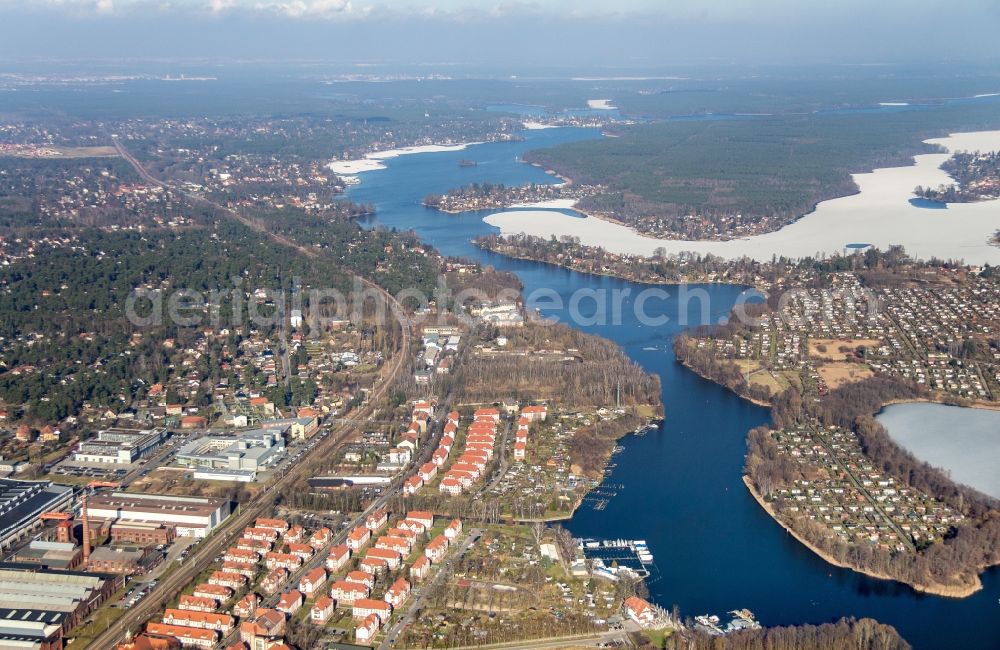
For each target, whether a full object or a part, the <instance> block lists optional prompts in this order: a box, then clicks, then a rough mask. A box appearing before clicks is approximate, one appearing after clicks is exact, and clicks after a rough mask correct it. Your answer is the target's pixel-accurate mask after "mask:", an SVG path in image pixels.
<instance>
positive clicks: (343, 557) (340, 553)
mask: <svg viewBox="0 0 1000 650" xmlns="http://www.w3.org/2000/svg"><path fill="white" fill-rule="evenodd" d="M349 559H351V549H349V548H347V546H345V545H344V544H337V545H336V546H334V547H333V548H331V549H330V555H328V556H327V558H326V568H327V569H329V570H331V571H337V570H339V569H341V568H342V567H343V566H344V565H345V564H347V561H348V560H349Z"/></svg>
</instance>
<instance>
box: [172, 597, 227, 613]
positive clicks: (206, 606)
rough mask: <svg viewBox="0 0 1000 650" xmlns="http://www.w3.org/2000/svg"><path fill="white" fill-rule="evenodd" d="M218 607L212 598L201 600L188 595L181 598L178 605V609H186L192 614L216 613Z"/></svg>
mask: <svg viewBox="0 0 1000 650" xmlns="http://www.w3.org/2000/svg"><path fill="white" fill-rule="evenodd" d="M216 607H218V604H217V603H216V602H215V600H214V599H212V598H199V597H197V596H189V595H188V594H184V595H183V596H181V599H180V602H179V603H177V609H186V610H188V611H192V612H214V611H215V609H216Z"/></svg>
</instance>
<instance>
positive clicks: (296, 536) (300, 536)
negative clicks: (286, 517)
mask: <svg viewBox="0 0 1000 650" xmlns="http://www.w3.org/2000/svg"><path fill="white" fill-rule="evenodd" d="M305 536H306V529H305V528H303V527H302V526H299V525H298V524H295V525H294V526H292V527H291V528H289V529H288V530H287V531H286V532H285V541H286V542H288V543H290V544H302V543H304V542H305Z"/></svg>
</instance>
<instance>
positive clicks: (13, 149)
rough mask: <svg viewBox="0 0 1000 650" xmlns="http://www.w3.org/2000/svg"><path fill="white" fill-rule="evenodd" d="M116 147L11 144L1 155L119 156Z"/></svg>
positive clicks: (45, 156) (22, 156) (37, 156)
mask: <svg viewBox="0 0 1000 650" xmlns="http://www.w3.org/2000/svg"><path fill="white" fill-rule="evenodd" d="M117 155H118V152H117V151H116V150H115V148H114V147H110V146H109V147H49V146H38V145H9V146H7V147H3V148H0V157H3V156H9V157H12V158H52V159H58V160H61V159H64V158H107V157H111V156H117Z"/></svg>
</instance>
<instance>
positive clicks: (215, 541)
mask: <svg viewBox="0 0 1000 650" xmlns="http://www.w3.org/2000/svg"><path fill="white" fill-rule="evenodd" d="M114 143H115V148H116V149H117V150H118V153H119V154H120V155H121V156H122V158H124V159H125V160H126V161H127V162H128V163H130V164H131V165H132V166H133V167H134V168H135V170H136V172H137V173H138V174H139V175H140V176H141V177H142V178H143V179H145V180H146V181H147V182H149V183H152V184H155V185H159V186H161V187H169V188H170V189H175V190H176V188H172V187H171V186H169V185H168V184H166V183H164V182H162V181H160V180H158V179H156V178H154V177H153V176H151V175H150V174H149V172H147V171H146V170H145V168H144V167H143V166H142V165H141V164H140V163H139V161H137V160H136V159H135V158H134V157H133V156H132V155H131V154H130V153H129V152H128V151H127V150H126V149H125V148H124V147H123V146H122V144H121V142H120V141H119V139H118V138H115V139H114ZM185 195H186V196H189V197H191V198H192V199H193V200H197V201H200V202H203V203H206V204H209V205H211V206H213V207H215V208H217V209H219V210H221V211H222V212H223V213H224V214H226V215H228V216H231V217H232V218H234V219H236V220H238V221H240V222H241V223H243V224H244V225H247V226H248V227H250V228H253V229H254V230H257V231H259V232H263V233H264V234H266V235H268V236H270V237H271V238H272V239H273V240H274V241H275V242H277V243H279V244H282V245H286V246H290V247H292V248H294V249H296V250H298V251H300V252H302V253H303V254H304V255H307V256H308V257H316V256H317V254H318V253H317V252H316V251H315V250H312V249H309V248H306V247H305V246H302V245H300V244H297V243H295V242H292V241H291V240H288V239H287V238H285V237H282V236H280V235H275V234H274V233H270V232H269V231H268V230H267V229H266V228H265V227H264V226H263V225H261V224H257V223H255V222H253V221H252V220H250V219H247V218H246V217H243V216H242V215H239V214H237V213H236V212H234V211H233V210H230V209H228V208H226V207H224V206H220V205H217V204H214V203H211V202H210V201H207V200H205V199H203V198H201V197H194V196H193V195H189V194H186V193H185ZM359 279H360V281H361V282H363V283H364V284H366V285H367V286H369V287H371V288H372V289H374V290H375V291H378V292H379V293H381V294H382V295H383V296H384V297H385V299H386V300H387V301H388V302H389V304H390V305H391V306H392V310H391V311H392V312H393V313H394V315H395V316H396V318H397V320H399V323H400V328H401V329H402V338H403V340H402V342H401V345H400V348H399V351H398V352H397V354H396V355H395V356H396V358H395V360H394V361H393V362H392V363H391V364H390V365H389V368H388V370H387V371H383V374H382V381H381V382H380V384H379V385H378V386H377V387H376V388H375V390H374V392H373V393H372V395H371V397H370V399H369V401H368V404H367V405H365V406H362V407H359V408H358V409H356V410H355V411H354V412H352V413H350V414H348V420H349V421H350V420H354V421H357V420H363V419H365V418H367V417H369V416H371V415H372V414H373V413H374V410H375V405H376V404H377V403H378V402H379V401H380V400H381V399H382V398H383V397H385V394H386V393H387V391H388V390H389V387H390V386H391V385H392V383H393V381H394V380H395V379H396V378H397V377H398V376H399V374H400V373H401V372H402V371H403V370H404V369H405V368H406V361H407V358H408V356H409V354H410V344H411V340H412V332H411V330H410V324H409V321H408V320H407V319H406V317H405V315H404V311H403V307H402V305H400V304H399V302H397V301H396V299H395V298H394V297H393V296H392V295H390V294H389V293H388V292H386V291H385V290H383V289H382V288H381V287H379V286H378V285H376V284H375V283H373V282H371V281H369V280H367V279H366V278H360V277H359ZM355 431H356V428H355V426H354V425H353V424H350V423H349V422H348V423H346V424H343V425H340V426H335V427H334V428H332V429H331V430H330V433H329V435H327V436H326V438H324V439H323V440H322V441H320V443H319V444H317V445H316V446H315V447H314V448H313V453H314V454H316V455H317V456H323V455H326V454H331V453H333V451H334V450H335V449H336V448H337V447H339V446H340V445H341V444H343V443H345V442H347V441H349V440H350V439H351V438H353V436H354V433H355ZM307 472H308V467H307V463H305V462H302V461H300V462H299V463H297V464H296V465H294V466H292V467H291V468H289V469H286V470H285V471H284V472H283V473H280V474H279V475H278V477H277V478H276V479H275V480H274V482H273V483H272V484H271V485H270V486H268V487H267V488H266V489H265V490H264V491H263V492H261V493H260V495H258V497H257V498H256V499H254V500H253V501H252V502H251V503H249V504H247V506H246V507H245V508H242V509H241V512H240V513H239V514H237V515H234V516H232V517H231V518H230V520H229V521H228V522H226V525H225V526H224V527H223V528H221V529H218V530H216V531H214V533H213V534H212V535H211V536H210V537H209V538H207V539H206V540H204V541H203V542H201V543H200V544H198V546H197V547H196V548H195V550H194V551H193V552H192V553H191V554H190V556H189V557H188V559H187V560H186V561H185V562H183V563H182V564H181V565H180V566H179V567H178V568H177V569H176V570H175V571H174V572H173V573H171V574H170V575H169V576H167V577H165V578H164V579H163V580H162V581H161V582H160V583H159V584H158V585H157V586H156V588H155V589H154V590H153V591H152V592H150V594H149V595H148V596H146V597H145V598H143V599H142V601H140V602H139V603H138V604H136V605H135V606H134V607H133V608H131V609H130V610H129V613H128V615H127V616H125V617H123V618H122V619H120V620H119V621H117V622H116V623H115V624H114V625H112V626H111V627H110V628H108V630H106V631H105V632H104V633H103V634H101V635H100V636H98V637H97V638H95V639H94V641H93V642H92V643H91V644H90V646H88V647H90V648H94V650H106V649H107V648H113V647H114V646H115V644H116V643H118V641H119V640H121V639H122V638H123V637H124V635H125V632H126V628H127V627H128V628H129V629H132V630H133V631H134V630H135V629H136V626H137V625H138V624H139V623H141V622H143V621H146V620H147V619H149V618H150V617H152V616H153V615H154V614H156V613H157V612H159V611H161V610H162V609H163V608H164V607H165V606H166V604H167V603H168V602H170V600H171V599H173V598H174V596H175V595H176V594H177V593H179V592H180V591H181V590H182V589H184V588H185V587H186V586H187V585H188V584H189V583H190V582H191V581H192V580H193V579H194V578H195V576H197V575H198V573H199V572H200V571H201V570H202V569H203V568H204V567H206V566H208V565H209V564H211V563H212V562H213V561H214V560H215V557H216V556H218V555H219V554H220V553H222V551H224V550H225V549H226V548H227V547H228V546H229V545H230V544H232V543H233V541H234V540H235V539H236V538H237V537H238V536H239V535H240V533H241V532H242V531H243V529H244V528H245V527H246V526H248V525H249V524H251V523H252V522H253V521H254V520H256V519H257V517H259V516H262V515H267V514H270V510H271V508H272V507H273V506H274V502H275V499H276V498H277V496H278V493H279V492H280V491H281V489H282V488H284V487H286V486H290V485H292V484H294V483H295V482H296V481H297V480H299V479H301V478H305V477H306V476H307V475H308V474H307ZM320 561H322V559H321V560H320Z"/></svg>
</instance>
